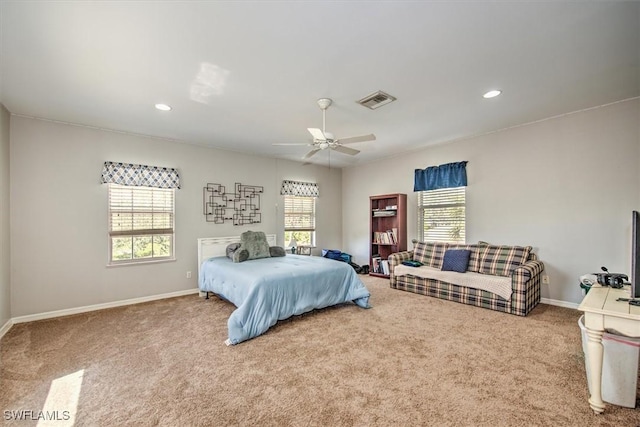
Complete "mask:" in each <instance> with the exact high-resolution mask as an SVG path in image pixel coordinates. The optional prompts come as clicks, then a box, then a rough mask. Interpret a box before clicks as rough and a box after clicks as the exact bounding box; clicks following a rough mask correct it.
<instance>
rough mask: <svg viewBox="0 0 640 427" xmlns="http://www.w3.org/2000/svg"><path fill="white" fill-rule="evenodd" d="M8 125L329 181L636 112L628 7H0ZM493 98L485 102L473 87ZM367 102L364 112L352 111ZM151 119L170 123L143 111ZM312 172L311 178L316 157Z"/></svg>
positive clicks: (633, 9) (635, 58) (638, 61)
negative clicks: (563, 117) (13, 119)
mask: <svg viewBox="0 0 640 427" xmlns="http://www.w3.org/2000/svg"><path fill="white" fill-rule="evenodd" d="M0 12H1V19H2V21H1V25H2V28H1V31H2V33H1V40H0V41H1V50H0V62H1V63H0V73H1V74H0V79H1V81H0V84H1V86H0V90H1V92H0V102H2V103H3V104H4V105H5V106H6V107H7V108H8V109H9V111H11V112H12V113H15V114H21V115H27V116H34V117H41V118H46V119H51V120H59V121H64V122H70V123H77V124H83V125H88V126H95V127H99V128H106V129H113V130H119V131H125V132H131V133H136V134H144V135H152V136H157V137H162V138H169V139H175V140H179V141H184V142H189V143H195V144H202V145H208V146H211V147H217V148H223V149H230V150H235V151H242V152H247V153H253V154H258V155H264V156H270V157H278V158H286V159H290V160H301V158H302V157H303V156H304V154H305V153H306V152H307V151H308V150H309V147H305V146H300V147H282V146H272V144H273V143H296V142H308V141H309V139H310V135H309V133H308V132H307V130H306V128H308V127H317V128H321V127H322V113H321V110H320V109H319V108H318V106H317V104H316V100H317V99H318V98H321V97H329V98H332V99H333V100H334V105H333V106H331V107H330V108H329V110H328V111H327V130H328V131H331V132H333V133H334V134H335V135H336V137H348V136H353V135H360V134H366V133H375V135H376V136H377V140H376V141H374V142H362V143H357V144H354V145H350V147H353V148H357V149H359V150H361V151H362V152H361V153H360V154H359V155H357V156H354V157H351V156H348V155H345V154H341V153H336V152H332V153H331V166H332V167H334V166H335V167H344V166H348V165H351V164H357V163H362V162H368V161H372V160H375V159H380V158H384V157H386V156H390V155H393V154H396V153H401V152H407V151H412V150H416V149H419V148H421V147H425V146H428V145H431V144H436V143H441V142H444V141H450V140H455V139H460V138H465V137H469V136H471V135H477V134H482V133H485V132H490V131H493V130H497V129H502V128H505V127H510V126H515V125H518V124H522V123H527V122H532V121H536V120H540V119H543V118H547V117H552V116H555V115H559V114H563V113H567V112H572V111H577V110H581V109H584V108H589V107H594V106H598V105H603V104H606V103H610V102H614V101H618V100H622V99H628V98H632V97H637V96H640V2H619V1H608V2H576V1H573V2H560V1H557V2H483V1H470V2H449V3H447V2H418V1H411V2H409V1H407V2H402V1H395V2H391V1H388V2H386V1H331V2H328V1H323V2H321V1H304V2H287V1H278V2H275V1H268V2H267V1H263V2H258V1H255V2H254V1H251V2H249V1H247V2H230V1H229V2H221V1H217V2H213V1H210V2H189V1H180V2H178V1H176V2H169V1H164V2H162V1H155V2H154V1H140V2H134V1H128V2H62V1H49V2H22V1H2V3H1V6H0ZM494 88H497V89H501V90H502V91H503V94H502V95H501V96H499V97H497V98H494V99H491V100H486V99H483V98H482V94H483V93H484V92H486V91H487V90H489V89H494ZM377 90H383V91H386V92H388V93H389V94H391V95H393V96H396V97H397V98H398V100H397V101H396V102H394V103H392V104H388V105H386V106H384V107H381V108H380V109H378V110H374V111H372V110H369V109H366V108H364V107H362V106H360V105H358V104H357V103H356V101H357V100H358V99H360V98H362V97H364V96H366V95H368V94H370V93H372V92H374V91H377ZM158 102H164V103H168V104H170V105H171V106H172V107H173V110H172V111H171V112H160V111H158V110H156V109H154V107H153V106H154V104H155V103H158ZM313 160H315V161H316V162H320V163H321V164H326V163H327V161H328V157H327V151H323V152H321V153H319V154H318V155H316V156H315V157H314V158H313Z"/></svg>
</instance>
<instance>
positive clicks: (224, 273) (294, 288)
mask: <svg viewBox="0 0 640 427" xmlns="http://www.w3.org/2000/svg"><path fill="white" fill-rule="evenodd" d="M198 280H199V286H200V290H201V291H203V292H205V291H208V292H214V293H216V294H217V295H219V296H220V297H222V298H224V299H226V300H228V301H230V302H232V303H233V304H234V305H235V306H236V307H237V309H236V310H235V311H234V312H233V313H232V314H231V316H230V317H229V321H228V326H229V342H230V343H231V344H238V343H240V342H242V341H245V340H248V339H251V338H254V337H256V336H258V335H260V334H263V333H264V332H266V331H267V329H269V328H270V327H271V326H273V325H275V324H276V322H277V321H278V320H283V319H287V318H289V317H291V316H293V315H298V314H302V313H306V312H308V311H311V310H313V309H316V308H324V307H329V306H331V305H335V304H340V303H344V302H348V301H353V302H355V303H356V304H357V305H359V306H360V307H363V308H369V307H370V306H369V291H368V290H367V288H365V286H364V284H363V283H362V281H360V278H359V277H358V275H357V274H356V273H355V271H354V270H353V268H352V267H351V266H350V265H349V264H347V263H344V262H340V261H335V260H331V259H327V258H322V257H313V256H303V255H287V256H284V257H273V258H262V259H254V260H250V261H245V262H241V263H234V262H233V261H231V260H230V259H229V258H227V257H215V258H209V259H208V260H206V261H204V262H203V263H202V266H201V269H200V277H199V279H198Z"/></svg>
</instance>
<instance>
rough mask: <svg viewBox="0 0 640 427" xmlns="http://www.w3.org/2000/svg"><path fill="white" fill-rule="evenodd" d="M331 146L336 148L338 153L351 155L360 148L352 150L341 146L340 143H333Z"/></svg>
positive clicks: (356, 152)
mask: <svg viewBox="0 0 640 427" xmlns="http://www.w3.org/2000/svg"><path fill="white" fill-rule="evenodd" d="M331 148H332V149H334V150H336V151H338V152H340V153H344V154H349V155H351V156H355V155H356V154H358V153H359V152H360V150H354V149H353V148H349V147H343V146H342V145H334V146H333V147H331Z"/></svg>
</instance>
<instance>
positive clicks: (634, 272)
mask: <svg viewBox="0 0 640 427" xmlns="http://www.w3.org/2000/svg"><path fill="white" fill-rule="evenodd" d="M631 224H632V226H631V298H640V260H639V259H638V257H639V256H640V213H638V211H633V219H632V222H631Z"/></svg>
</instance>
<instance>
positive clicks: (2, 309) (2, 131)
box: [0, 104, 11, 328]
mask: <svg viewBox="0 0 640 427" xmlns="http://www.w3.org/2000/svg"><path fill="white" fill-rule="evenodd" d="M9 233H10V232H9V112H8V111H7V109H6V108H4V106H3V105H2V104H0V328H2V326H3V325H4V324H6V323H7V321H8V320H9V319H10V318H11V274H10V271H11V253H10V251H9V250H10V249H9V248H10V244H9Z"/></svg>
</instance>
